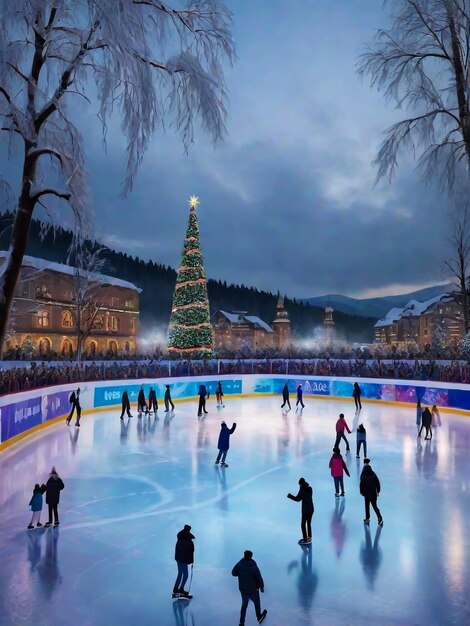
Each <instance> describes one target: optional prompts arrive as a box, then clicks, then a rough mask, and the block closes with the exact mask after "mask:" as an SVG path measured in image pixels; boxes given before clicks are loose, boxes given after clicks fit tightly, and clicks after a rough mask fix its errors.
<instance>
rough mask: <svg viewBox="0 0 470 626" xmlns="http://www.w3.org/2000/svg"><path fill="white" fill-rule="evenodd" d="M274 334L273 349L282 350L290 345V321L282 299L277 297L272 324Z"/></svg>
mask: <svg viewBox="0 0 470 626" xmlns="http://www.w3.org/2000/svg"><path fill="white" fill-rule="evenodd" d="M272 327H273V330H274V332H275V336H274V343H275V347H276V348H279V350H283V349H284V348H286V347H287V346H288V345H289V344H290V319H289V313H288V312H287V311H286V309H285V308H284V298H283V297H282V296H279V299H278V301H277V305H276V317H275V319H274V320H273V323H272Z"/></svg>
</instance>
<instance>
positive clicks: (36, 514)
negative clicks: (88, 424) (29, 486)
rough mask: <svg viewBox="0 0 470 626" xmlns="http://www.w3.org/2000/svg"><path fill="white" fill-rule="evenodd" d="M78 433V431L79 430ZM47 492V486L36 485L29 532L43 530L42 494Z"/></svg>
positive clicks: (30, 503) (32, 500) (31, 505)
mask: <svg viewBox="0 0 470 626" xmlns="http://www.w3.org/2000/svg"><path fill="white" fill-rule="evenodd" d="M77 433H78V430H77ZM45 491H46V485H39V484H38V483H36V484H35V485H34V489H33V497H32V498H31V500H30V501H29V506H30V507H31V511H32V512H33V515H32V517H31V521H30V522H29V526H28V530H32V529H33V528H41V526H42V524H41V511H42V494H43V493H44V492H45Z"/></svg>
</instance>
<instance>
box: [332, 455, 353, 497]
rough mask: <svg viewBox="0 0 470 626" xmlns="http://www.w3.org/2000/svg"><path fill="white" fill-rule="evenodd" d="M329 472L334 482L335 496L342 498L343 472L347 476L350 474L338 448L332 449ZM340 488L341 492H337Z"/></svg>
mask: <svg viewBox="0 0 470 626" xmlns="http://www.w3.org/2000/svg"><path fill="white" fill-rule="evenodd" d="M330 470H331V475H332V476H333V480H334V482H335V496H336V497H337V498H339V496H344V483H343V472H346V474H347V475H348V476H350V475H351V474H350V473H349V470H348V467H347V465H346V463H345V462H344V459H343V457H342V456H341V452H340V451H339V448H337V447H334V448H333V455H332V457H331V459H330ZM340 487H341V491H340V490H339V489H340Z"/></svg>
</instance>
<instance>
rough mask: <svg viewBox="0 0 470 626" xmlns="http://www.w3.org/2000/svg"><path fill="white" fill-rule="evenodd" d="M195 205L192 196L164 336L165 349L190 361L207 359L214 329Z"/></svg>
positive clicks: (212, 344)
mask: <svg viewBox="0 0 470 626" xmlns="http://www.w3.org/2000/svg"><path fill="white" fill-rule="evenodd" d="M198 204H199V202H198V199H197V198H196V197H195V196H192V197H191V198H190V200H189V205H190V207H191V208H190V212H189V220H188V228H187V230H186V237H185V240H184V246H183V257H182V260H181V265H180V267H179V269H178V274H177V276H176V287H175V293H174V295H173V307H172V309H171V316H170V324H169V333H168V335H169V341H168V350H170V351H172V352H178V353H180V354H181V355H183V354H184V356H188V357H192V358H196V357H203V356H210V354H211V352H212V349H213V347H214V329H213V328H212V324H211V322H210V310H209V300H208V297H207V282H206V273H205V271H204V262H203V259H202V252H201V243H200V241H199V225H198V222H197V215H196V207H197V205H198Z"/></svg>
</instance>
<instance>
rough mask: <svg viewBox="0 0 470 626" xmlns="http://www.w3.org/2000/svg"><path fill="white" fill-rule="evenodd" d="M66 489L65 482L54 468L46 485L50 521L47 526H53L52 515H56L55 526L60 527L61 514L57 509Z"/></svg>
mask: <svg viewBox="0 0 470 626" xmlns="http://www.w3.org/2000/svg"><path fill="white" fill-rule="evenodd" d="M63 488H64V483H63V480H62V479H61V478H60V476H59V474H58V473H57V471H56V469H55V467H52V470H51V474H50V476H49V479H48V481H47V483H46V504H47V505H48V507H49V519H48V521H47V523H46V524H45V526H52V514H53V513H54V526H58V525H59V513H58V510H57V507H58V505H59V501H60V492H61V491H62V489H63Z"/></svg>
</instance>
